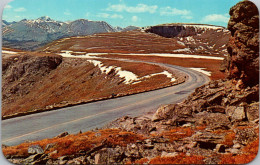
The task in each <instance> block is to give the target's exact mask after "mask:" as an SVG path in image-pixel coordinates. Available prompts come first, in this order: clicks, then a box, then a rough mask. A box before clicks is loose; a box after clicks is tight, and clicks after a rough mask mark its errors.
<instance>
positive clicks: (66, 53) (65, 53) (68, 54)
mask: <svg viewBox="0 0 260 165" xmlns="http://www.w3.org/2000/svg"><path fill="white" fill-rule="evenodd" d="M61 52H63V53H60V54H59V55H61V56H63V57H73V58H102V57H96V56H99V55H108V54H116V55H133V56H159V57H177V58H196V59H211V60H223V59H224V57H215V56H201V55H191V54H170V53H150V54H141V53H129V54H121V53H86V54H85V55H77V56H74V55H72V53H73V51H69V50H62V51H61ZM78 53H84V52H78ZM103 59H105V58H103Z"/></svg>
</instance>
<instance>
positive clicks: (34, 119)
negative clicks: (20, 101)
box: [2, 64, 209, 145]
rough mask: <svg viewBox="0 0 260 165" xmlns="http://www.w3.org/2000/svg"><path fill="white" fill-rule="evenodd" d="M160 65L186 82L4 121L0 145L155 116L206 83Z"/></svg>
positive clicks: (196, 76)
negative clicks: (182, 77)
mask: <svg viewBox="0 0 260 165" xmlns="http://www.w3.org/2000/svg"><path fill="white" fill-rule="evenodd" d="M160 65H164V66H166V67H167V68H169V69H171V70H173V71H176V69H177V70H179V71H181V72H184V73H186V74H187V75H188V76H189V78H188V80H187V81H186V82H185V83H182V84H179V85H176V86H172V87H168V88H164V89H160V90H155V91H150V92H145V93H141V94H135V95H130V96H125V97H120V98H114V99H109V100H104V101H98V102H94V103H88V104H84V105H76V106H73V107H66V108H62V109H59V110H54V111H49V112H42V113H38V114H32V115H28V116H23V117H17V118H13V119H7V120H4V121H2V144H5V145H17V144H20V143H21V142H24V141H26V140H30V141H31V140H40V139H44V138H52V137H54V136H56V135H58V134H60V133H62V132H65V131H67V132H69V133H78V132H79V131H80V130H81V131H83V132H84V131H89V130H92V129H95V128H100V127H102V126H104V125H105V124H107V123H109V122H111V121H113V120H115V119H117V118H119V117H122V116H125V115H130V116H138V115H142V114H146V113H148V112H154V111H156V109H157V108H158V107H159V106H161V105H164V104H171V103H177V102H180V101H182V100H183V99H184V98H185V97H187V96H188V95H189V94H190V93H191V92H193V91H194V89H195V88H197V87H199V86H201V85H203V84H205V83H207V82H208V81H209V78H208V77H207V76H206V75H204V74H201V73H199V72H197V71H194V70H190V69H187V68H183V67H180V66H173V65H168V64H160Z"/></svg>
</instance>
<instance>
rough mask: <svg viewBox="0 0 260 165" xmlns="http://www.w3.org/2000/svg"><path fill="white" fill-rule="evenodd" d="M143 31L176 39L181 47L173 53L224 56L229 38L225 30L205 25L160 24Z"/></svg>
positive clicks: (220, 27) (228, 33)
mask: <svg viewBox="0 0 260 165" xmlns="http://www.w3.org/2000/svg"><path fill="white" fill-rule="evenodd" d="M144 31H145V32H148V33H154V34H157V35H160V36H162V37H166V38H174V39H177V40H178V44H180V45H182V46H183V48H182V49H179V50H176V51H175V52H177V53H196V54H210V55H226V54H227V50H226V44H227V43H228V40H229V37H230V32H229V31H228V30H227V29H226V28H224V27H222V26H214V25H206V24H184V23H173V24H162V25H156V26H151V27H148V28H146V29H144Z"/></svg>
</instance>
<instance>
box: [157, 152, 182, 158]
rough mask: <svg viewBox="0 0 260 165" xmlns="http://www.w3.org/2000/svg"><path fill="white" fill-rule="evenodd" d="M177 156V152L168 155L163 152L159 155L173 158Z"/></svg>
mask: <svg viewBox="0 0 260 165" xmlns="http://www.w3.org/2000/svg"><path fill="white" fill-rule="evenodd" d="M177 155H178V152H171V153H168V152H165V151H163V152H162V154H161V157H175V156H177Z"/></svg>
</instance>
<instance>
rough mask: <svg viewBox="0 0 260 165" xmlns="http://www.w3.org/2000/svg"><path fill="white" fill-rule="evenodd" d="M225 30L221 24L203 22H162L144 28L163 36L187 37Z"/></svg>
mask: <svg viewBox="0 0 260 165" xmlns="http://www.w3.org/2000/svg"><path fill="white" fill-rule="evenodd" d="M214 30H220V31H221V30H225V28H224V27H222V26H213V25H204V24H181V23H179V24H178V23H177V24H163V25H156V26H151V27H148V28H147V29H145V31H146V32H149V33H155V34H158V35H160V36H163V37H167V38H172V37H188V36H194V35H198V34H201V33H203V32H205V31H214Z"/></svg>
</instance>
